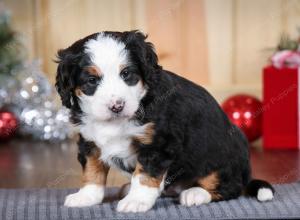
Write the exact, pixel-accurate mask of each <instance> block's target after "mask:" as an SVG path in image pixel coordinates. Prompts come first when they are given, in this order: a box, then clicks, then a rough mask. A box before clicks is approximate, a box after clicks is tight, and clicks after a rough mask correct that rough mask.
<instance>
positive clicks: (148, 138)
mask: <svg viewBox="0 0 300 220" xmlns="http://www.w3.org/2000/svg"><path fill="white" fill-rule="evenodd" d="M154 128H155V124H154V123H152V122H150V123H148V124H147V127H146V128H145V132H144V134H143V135H139V136H135V137H134V140H135V141H138V142H140V143H142V144H151V143H152V142H153V136H154V134H155V130H154Z"/></svg>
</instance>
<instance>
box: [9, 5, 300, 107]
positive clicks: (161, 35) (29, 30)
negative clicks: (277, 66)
mask: <svg viewBox="0 0 300 220" xmlns="http://www.w3.org/2000/svg"><path fill="white" fill-rule="evenodd" d="M4 5H5V6H6V8H8V9H10V10H11V12H12V19H13V24H14V27H15V29H16V30H18V31H19V32H20V33H21V34H22V39H23V41H24V43H25V44H26V46H27V47H28V50H29V52H28V53H29V59H33V58H38V59H41V60H42V62H43V70H44V71H45V73H46V74H47V76H48V77H49V79H50V80H51V81H52V82H53V81H54V76H55V70H56V65H55V63H54V62H53V59H55V54H56V51H57V50H58V49H59V48H64V47H67V46H69V45H70V44H71V43H72V42H74V41H75V40H78V39H79V38H82V37H84V36H86V35H88V34H90V33H94V32H98V31H102V30H119V31H123V30H132V29H140V30H142V31H145V32H146V33H148V34H149V39H150V41H152V42H153V43H154V44H155V45H156V49H157V52H158V54H159V57H160V62H161V64H162V65H163V66H164V67H165V68H166V69H169V70H172V71H175V72H177V73H178V74H180V75H182V76H185V77H187V78H189V79H191V80H192V81H194V82H196V83H199V84H202V85H204V86H205V87H207V88H208V90H210V91H211V92H212V93H213V95H215V96H216V97H217V99H218V100H219V101H221V100H223V99H224V98H225V97H227V96H228V95H230V94H233V93H237V92H244V93H250V94H254V95H257V96H259V97H260V96H261V90H262V81H261V78H262V77H261V69H262V67H263V66H264V65H266V63H267V61H268V58H269V56H270V55H271V54H272V53H271V51H270V50H269V49H270V48H272V47H275V46H276V44H277V43H278V41H279V39H280V35H281V34H282V33H283V32H286V33H290V34H291V36H297V29H296V28H297V25H300V1H299V0H251V1H250V0H164V1H160V0H65V1H60V0H22V1H20V0H4Z"/></svg>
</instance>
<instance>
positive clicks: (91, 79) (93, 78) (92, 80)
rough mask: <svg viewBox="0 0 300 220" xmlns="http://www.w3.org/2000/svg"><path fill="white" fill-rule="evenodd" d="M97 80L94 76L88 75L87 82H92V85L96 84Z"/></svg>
mask: <svg viewBox="0 0 300 220" xmlns="http://www.w3.org/2000/svg"><path fill="white" fill-rule="evenodd" d="M97 81H98V80H97V79H96V78H95V77H90V78H89V83H90V84H92V85H95V84H97Z"/></svg>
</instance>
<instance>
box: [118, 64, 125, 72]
mask: <svg viewBox="0 0 300 220" xmlns="http://www.w3.org/2000/svg"><path fill="white" fill-rule="evenodd" d="M126 67H127V65H125V64H121V65H120V66H119V68H120V72H121V71H122V70H123V69H125V68H126Z"/></svg>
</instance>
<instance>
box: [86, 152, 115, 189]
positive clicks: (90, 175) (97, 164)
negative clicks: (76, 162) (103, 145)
mask: <svg viewBox="0 0 300 220" xmlns="http://www.w3.org/2000/svg"><path fill="white" fill-rule="evenodd" d="M93 151H94V152H92V153H91V155H90V156H87V158H86V160H87V162H86V164H85V167H84V170H83V178H82V182H83V185H87V184H97V185H101V186H105V184H106V178H107V173H108V170H109V168H108V166H107V165H106V164H104V163H103V162H102V161H101V160H100V159H99V157H100V150H99V149H98V148H95V149H93Z"/></svg>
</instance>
